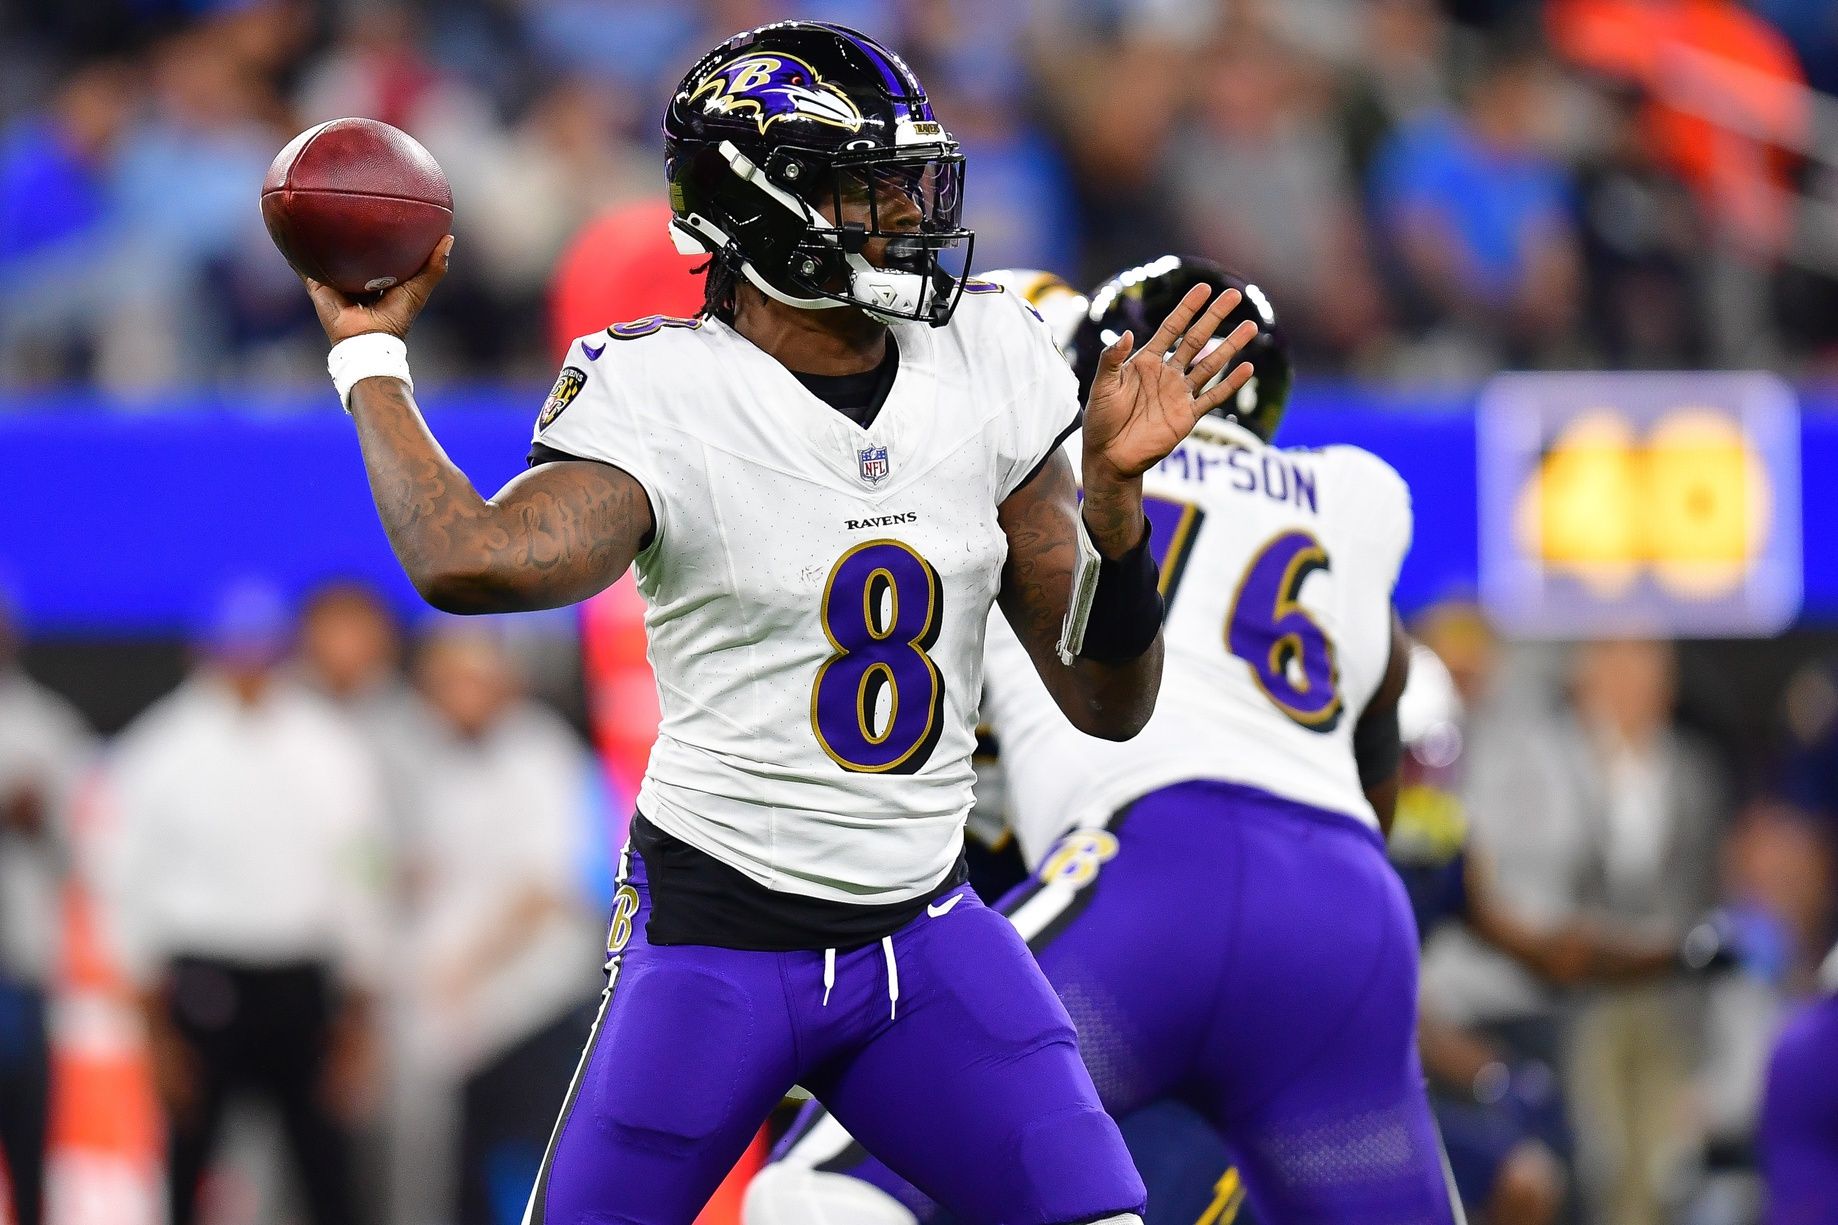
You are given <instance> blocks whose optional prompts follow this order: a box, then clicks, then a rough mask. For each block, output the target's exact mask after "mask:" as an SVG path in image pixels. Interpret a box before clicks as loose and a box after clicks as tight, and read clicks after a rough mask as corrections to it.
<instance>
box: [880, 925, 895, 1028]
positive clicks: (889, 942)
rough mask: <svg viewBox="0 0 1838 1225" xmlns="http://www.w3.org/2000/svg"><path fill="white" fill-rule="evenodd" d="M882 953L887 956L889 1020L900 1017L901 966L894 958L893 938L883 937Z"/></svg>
mask: <svg viewBox="0 0 1838 1225" xmlns="http://www.w3.org/2000/svg"><path fill="white" fill-rule="evenodd" d="M881 952H883V953H885V954H886V955H887V1019H888V1020H890V1021H891V1020H893V1019H894V1018H896V1017H898V1016H899V1015H900V965H899V963H898V962H896V961H895V960H894V957H893V937H892V936H882V937H881Z"/></svg>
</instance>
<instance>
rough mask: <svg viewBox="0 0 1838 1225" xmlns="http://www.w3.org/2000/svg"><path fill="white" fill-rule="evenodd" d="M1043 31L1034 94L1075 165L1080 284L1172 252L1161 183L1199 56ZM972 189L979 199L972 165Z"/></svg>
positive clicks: (1165, 44) (1140, 41)
mask: <svg viewBox="0 0 1838 1225" xmlns="http://www.w3.org/2000/svg"><path fill="white" fill-rule="evenodd" d="M1046 28H1049V29H1052V30H1053V35H1054V39H1053V41H1051V42H1047V43H1046V45H1045V46H1043V47H1042V48H1041V49H1040V51H1039V52H1038V54H1037V55H1036V57H1035V64H1036V70H1037V72H1038V74H1039V80H1038V82H1037V88H1038V90H1039V91H1040V93H1041V95H1042V96H1043V98H1044V99H1045V100H1046V101H1047V103H1048V104H1049V105H1050V106H1051V107H1052V115H1053V119H1054V121H1055V124H1056V128H1057V131H1058V134H1059V140H1060V145H1061V147H1062V148H1064V149H1065V151H1066V154H1067V156H1068V158H1070V159H1071V167H1072V169H1073V172H1074V182H1075V184H1076V188H1077V192H1078V198H1077V202H1076V209H1077V213H1078V216H1079V217H1080V218H1081V219H1082V221H1083V225H1084V234H1083V243H1082V249H1083V251H1084V264H1083V267H1082V268H1081V269H1075V270H1072V271H1074V272H1078V273H1080V274H1081V275H1079V276H1078V277H1077V278H1076V279H1077V280H1078V281H1079V283H1081V284H1095V283H1096V282H1097V281H1099V280H1100V279H1102V278H1104V277H1108V276H1111V275H1114V274H1115V273H1116V272H1117V270H1118V269H1120V268H1127V267H1130V266H1131V265H1133V264H1139V263H1142V262H1143V261H1145V260H1149V259H1154V258H1155V257H1157V256H1159V255H1165V254H1167V248H1168V236H1169V235H1170V234H1173V233H1175V232H1176V230H1175V225H1174V218H1173V215H1172V214H1173V210H1172V208H1171V207H1170V202H1169V201H1168V200H1167V199H1166V198H1165V193H1163V192H1161V191H1159V190H1158V187H1159V182H1158V180H1159V178H1160V175H1161V172H1162V162H1163V159H1164V155H1165V152H1166V150H1167V149H1168V146H1169V138H1170V136H1171V134H1172V133H1173V132H1174V130H1175V121H1176V117H1177V113H1178V109H1179V105H1180V103H1181V100H1182V97H1183V95H1184V93H1185V92H1186V91H1187V90H1188V89H1189V88H1190V84H1191V82H1190V76H1191V73H1192V71H1193V58H1194V57H1193V55H1192V52H1191V49H1190V48H1191V43H1186V42H1175V41H1162V40H1160V39H1150V38H1146V37H1144V38H1137V39H1131V40H1127V41H1123V42H1116V43H1081V42H1077V41H1074V40H1073V39H1071V38H1070V37H1069V32H1068V31H1067V30H1065V29H1064V28H1059V27H1051V26H1049V27H1046ZM966 190H967V191H968V192H969V195H970V198H971V199H975V197H976V194H977V192H978V190H979V188H978V186H977V179H976V168H975V167H974V166H972V167H970V168H969V170H968V178H967V182H966ZM987 266H989V267H994V265H987Z"/></svg>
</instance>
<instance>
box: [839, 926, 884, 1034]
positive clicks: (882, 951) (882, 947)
mask: <svg viewBox="0 0 1838 1225" xmlns="http://www.w3.org/2000/svg"><path fill="white" fill-rule="evenodd" d="M881 955H882V956H884V957H885V958H886V959H887V1016H888V1019H889V1020H892V1019H895V1018H897V1017H898V1016H899V1015H900V963H899V962H898V961H896V960H895V959H894V952H893V937H892V936H882V937H881ZM835 986H836V950H835V949H833V948H831V949H824V950H823V1006H824V1007H825V1008H828V1007H829V1006H830V990H831V989H832V988H833V987H835Z"/></svg>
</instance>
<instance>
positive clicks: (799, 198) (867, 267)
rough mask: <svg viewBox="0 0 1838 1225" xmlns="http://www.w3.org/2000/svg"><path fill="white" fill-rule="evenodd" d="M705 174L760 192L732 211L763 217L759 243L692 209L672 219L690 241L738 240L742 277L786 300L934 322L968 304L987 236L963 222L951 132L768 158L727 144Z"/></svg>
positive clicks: (725, 245) (710, 244) (719, 243)
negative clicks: (762, 160) (961, 299)
mask: <svg viewBox="0 0 1838 1225" xmlns="http://www.w3.org/2000/svg"><path fill="white" fill-rule="evenodd" d="M932 126H934V127H936V125H932ZM939 135H942V132H940V133H939ZM697 173H698V175H699V176H700V177H702V178H703V179H704V181H705V182H706V181H707V180H708V179H709V178H710V177H715V176H723V177H725V178H727V180H728V181H726V182H722V183H719V184H715V183H710V184H709V186H711V187H712V188H714V189H715V190H716V191H717V192H718V193H720V194H724V195H725V194H728V193H730V192H735V191H738V192H741V193H744V194H745V195H746V196H747V197H750V200H749V201H748V203H750V204H751V205H752V207H751V208H739V207H735V206H734V205H735V204H738V203H739V201H735V202H734V204H730V207H729V208H728V210H727V211H728V212H729V214H730V216H748V215H750V216H751V221H750V222H749V223H748V230H749V233H748V234H747V236H746V237H747V239H748V241H747V242H745V243H737V242H734V241H733V239H735V238H737V237H739V236H738V235H729V234H727V233H725V232H724V231H722V230H721V229H719V228H718V227H716V226H714V225H713V224H711V223H710V222H709V221H708V220H707V219H706V218H704V217H702V216H700V215H698V214H695V213H690V214H689V215H687V216H679V217H678V218H677V219H676V221H675V222H673V224H672V230H673V232H674V233H675V234H676V235H677V245H678V247H679V248H680V249H684V250H686V251H688V252H691V253H694V252H700V251H704V250H709V251H714V252H716V253H717V254H720V253H722V251H723V250H724V249H729V248H737V249H736V250H734V251H733V254H732V255H731V256H730V258H735V257H738V258H736V259H735V262H736V266H737V267H738V269H739V271H740V273H741V274H742V275H743V276H745V277H746V279H747V281H748V282H749V283H751V284H752V285H753V286H754V287H755V288H757V289H759V290H760V292H762V293H764V294H765V295H766V296H768V297H770V298H772V299H774V300H775V301H779V302H783V303H785V304H787V305H789V306H796V307H799V308H801V309H804V310H827V309H833V308H836V307H843V306H853V307H857V308H859V309H861V310H864V311H866V312H868V313H869V314H871V315H874V316H875V317H877V318H880V319H883V320H886V321H889V322H894V321H913V322H923V323H929V324H931V325H933V326H934V327H937V326H941V325H942V324H944V323H945V322H946V321H947V320H948V319H949V318H950V317H951V313H952V311H953V310H955V309H956V306H957V300H958V296H959V295H960V294H961V293H962V292H963V283H964V279H965V276H966V275H967V273H968V271H969V266H970V255H971V250H972V248H973V246H974V243H975V239H974V235H973V234H972V233H971V232H970V231H969V230H967V229H965V228H964V227H963V226H962V224H961V219H962V213H963V182H964V158H963V155H962V154H961V153H959V152H958V150H957V145H956V142H954V141H951V140H950V139H949V137H945V138H944V139H943V140H937V139H932V140H930V141H927V142H926V143H923V144H919V143H915V144H912V145H908V146H903V147H898V148H893V149H888V148H884V147H882V148H873V147H871V148H864V149H861V150H858V151H857V150H843V151H840V152H838V151H835V150H828V149H815V148H800V147H798V146H792V145H782V146H780V147H778V148H776V149H774V150H773V151H772V153H771V154H770V156H769V157H768V159H767V162H766V164H765V165H764V166H760V165H757V164H755V163H754V162H753V160H752V159H750V158H749V157H748V156H747V155H746V154H745V153H743V152H742V151H741V150H740V149H739V148H738V147H737V146H736V145H735V144H733V143H732V142H730V141H723V142H721V144H720V145H718V146H717V147H716V148H715V149H714V150H712V151H711V153H710V154H708V155H704V164H703V165H701V166H699V167H698V168H697ZM734 180H738V181H737V182H736V181H734ZM723 188H725V189H727V190H726V191H725V192H724V191H722V190H721V189H723ZM741 251H746V252H748V253H749V254H746V255H742V254H741Z"/></svg>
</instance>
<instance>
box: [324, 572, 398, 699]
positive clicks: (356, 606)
mask: <svg viewBox="0 0 1838 1225" xmlns="http://www.w3.org/2000/svg"><path fill="white" fill-rule="evenodd" d="M401 667H402V632H401V629H400V628H399V627H398V626H397V624H396V617H395V614H394V613H393V612H391V611H390V609H389V607H388V606H387V605H386V604H384V603H383V598H382V597H381V596H380V595H378V594H377V592H376V590H375V589H374V588H372V587H370V586H369V585H368V584H366V583H363V582H360V581H356V580H352V581H342V580H341V581H336V582H331V583H327V584H326V585H325V586H323V587H320V588H319V589H318V590H316V591H314V592H313V593H312V594H311V595H309V596H308V597H307V598H306V601H305V603H304V605H303V606H302V607H301V610H300V676H301V679H302V680H303V681H305V682H306V683H307V685H309V686H310V687H312V688H313V689H315V690H317V691H318V692H319V693H320V695H321V696H323V697H326V698H328V699H330V700H331V701H332V702H333V704H335V705H336V706H338V707H339V708H340V709H341V710H342V711H343V713H344V714H346V715H347V716H349V717H350V718H351V719H352V720H353V721H355V722H356V723H357V724H358V725H359V727H360V728H362V729H363V730H365V731H367V732H372V733H375V734H377V735H378V736H387V735H390V734H392V733H394V732H396V731H397V730H398V728H399V726H400V723H401V719H402V715H403V713H404V712H405V711H406V710H407V708H408V704H409V696H408V692H407V689H406V687H405V686H404V684H403V682H402V673H401Z"/></svg>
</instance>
